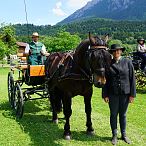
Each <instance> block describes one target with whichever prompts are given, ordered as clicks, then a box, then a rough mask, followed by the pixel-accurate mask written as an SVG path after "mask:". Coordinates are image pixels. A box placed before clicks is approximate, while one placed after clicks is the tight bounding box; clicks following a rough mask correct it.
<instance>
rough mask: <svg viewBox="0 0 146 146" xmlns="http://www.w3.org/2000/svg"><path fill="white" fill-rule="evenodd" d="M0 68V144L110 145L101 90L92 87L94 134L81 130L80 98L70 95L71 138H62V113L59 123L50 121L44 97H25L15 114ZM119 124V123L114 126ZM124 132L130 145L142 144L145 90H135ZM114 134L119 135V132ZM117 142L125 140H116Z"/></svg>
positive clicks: (145, 124) (145, 138)
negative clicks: (21, 110) (20, 115)
mask: <svg viewBox="0 0 146 146" xmlns="http://www.w3.org/2000/svg"><path fill="white" fill-rule="evenodd" d="M8 71H9V69H4V68H0V146H81V145H83V146H110V145H112V144H111V142H110V139H111V130H110V126H109V108H108V105H107V104H106V103H104V102H103V100H102V99H101V90H100V89H97V88H94V94H93V98H92V122H93V127H94V129H95V135H94V136H87V135H86V134H85V130H86V126H85V112H84V102H83V98H82V97H80V96H78V97H75V98H73V105H72V110H73V114H72V116H71V131H72V140H70V141H65V140H64V139H63V126H64V119H63V117H64V116H63V114H62V113H61V114H59V118H60V119H59V124H58V125H55V124H53V123H51V112H50V110H49V102H48V100H47V99H43V100H36V101H28V102H26V103H25V104H24V116H23V118H22V119H21V120H18V119H16V118H15V115H14V113H13V111H12V110H11V108H10V106H9V103H8V98H7V73H8ZM118 127H119V126H118ZM127 135H128V136H129V138H130V139H131V140H132V144H131V146H146V90H145V94H144V93H138V94H137V98H136V99H135V102H134V103H133V104H130V105H129V109H128V113H127ZM118 137H119V138H120V132H119V135H118ZM118 145H119V146H125V145H126V144H125V143H124V142H123V141H122V140H120V139H119V140H118Z"/></svg>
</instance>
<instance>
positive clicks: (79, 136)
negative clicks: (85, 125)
mask: <svg viewBox="0 0 146 146" xmlns="http://www.w3.org/2000/svg"><path fill="white" fill-rule="evenodd" d="M72 137H73V139H74V140H77V141H101V142H107V141H110V140H111V137H101V136H99V135H96V134H94V135H92V136H90V135H87V134H86V131H80V132H77V131H72Z"/></svg>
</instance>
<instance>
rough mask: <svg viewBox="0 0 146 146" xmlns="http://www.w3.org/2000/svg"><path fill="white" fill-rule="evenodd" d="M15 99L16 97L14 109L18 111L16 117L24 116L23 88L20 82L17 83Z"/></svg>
mask: <svg viewBox="0 0 146 146" xmlns="http://www.w3.org/2000/svg"><path fill="white" fill-rule="evenodd" d="M13 99H14V110H15V113H16V117H17V118H22V116H23V110H24V100H23V94H22V90H21V88H20V85H19V84H18V83H16V84H15V87H14V94H13Z"/></svg>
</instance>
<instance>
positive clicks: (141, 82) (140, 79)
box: [135, 71, 146, 88]
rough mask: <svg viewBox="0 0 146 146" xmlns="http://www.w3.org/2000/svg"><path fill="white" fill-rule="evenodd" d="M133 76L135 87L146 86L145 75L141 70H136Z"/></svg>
mask: <svg viewBox="0 0 146 146" xmlns="http://www.w3.org/2000/svg"><path fill="white" fill-rule="evenodd" d="M135 77H136V86H137V88H143V87H145V86H146V75H144V74H143V73H142V72H141V71H137V72H136V74H135Z"/></svg>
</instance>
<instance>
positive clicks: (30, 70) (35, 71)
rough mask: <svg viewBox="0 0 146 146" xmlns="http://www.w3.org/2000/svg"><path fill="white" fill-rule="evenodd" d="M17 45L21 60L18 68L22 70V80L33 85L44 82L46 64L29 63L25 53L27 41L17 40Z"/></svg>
mask: <svg viewBox="0 0 146 146" xmlns="http://www.w3.org/2000/svg"><path fill="white" fill-rule="evenodd" d="M17 45H18V51H17V56H18V60H19V61H18V62H19V63H18V66H17V69H19V70H20V71H21V72H22V82H25V83H26V84H27V85H32V86H36V85H41V84H43V83H44V82H45V80H44V79H45V65H29V64H28V63H27V56H26V54H25V47H26V45H27V43H23V42H17Z"/></svg>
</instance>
